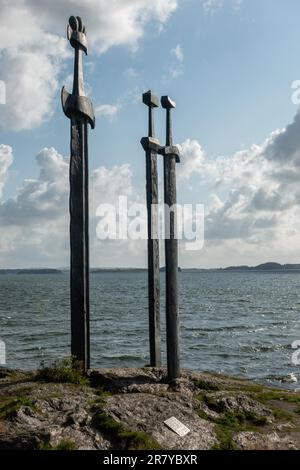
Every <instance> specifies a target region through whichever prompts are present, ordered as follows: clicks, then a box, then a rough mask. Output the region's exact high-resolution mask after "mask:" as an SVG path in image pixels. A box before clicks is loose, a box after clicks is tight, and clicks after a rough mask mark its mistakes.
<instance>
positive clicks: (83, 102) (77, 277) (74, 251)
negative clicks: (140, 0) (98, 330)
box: [61, 16, 95, 370]
mask: <svg viewBox="0 0 300 470" xmlns="http://www.w3.org/2000/svg"><path fill="white" fill-rule="evenodd" d="M67 37H68V39H69V41H70V44H71V46H72V47H73V48H74V50H75V60H74V78H73V91H72V94H70V93H68V92H67V91H66V89H65V88H63V89H62V93H61V100H62V107H63V111H64V113H65V115H66V116H67V117H68V118H69V119H70V121H71V145H70V249H71V272H70V284H71V354H72V356H74V357H75V358H76V359H77V360H78V361H80V363H81V364H82V367H83V369H84V370H87V369H88V368H89V367H90V313H89V190H88V186H89V170H88V124H90V126H91V127H92V129H93V128H94V127H95V116H94V111H93V105H92V103H91V101H90V100H89V98H87V97H86V96H85V91H84V79H83V53H85V54H87V40H86V34H85V26H84V25H83V24H82V20H81V18H80V17H78V16H77V17H75V16H71V17H70V19H69V26H68V32H67Z"/></svg>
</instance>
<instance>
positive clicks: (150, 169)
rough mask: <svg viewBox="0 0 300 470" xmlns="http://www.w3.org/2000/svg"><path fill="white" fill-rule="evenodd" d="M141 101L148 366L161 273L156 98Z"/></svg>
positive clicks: (155, 353) (155, 354)
mask: <svg viewBox="0 0 300 470" xmlns="http://www.w3.org/2000/svg"><path fill="white" fill-rule="evenodd" d="M143 103H144V104H146V106H148V108H149V122H148V124H149V125H148V138H147V137H144V138H143V139H142V140H141V144H142V146H143V148H144V150H145V153H146V196H147V213H148V309H149V340H150V365H151V366H152V367H159V366H160V365H161V352H160V272H159V240H158V237H157V231H158V213H157V212H156V211H153V210H152V209H153V208H154V207H155V206H154V205H156V207H157V205H158V182H157V152H158V150H159V148H160V145H159V142H158V140H157V139H155V137H154V121H153V108H155V107H157V106H158V99H157V98H156V96H155V95H153V93H152V92H151V91H148V92H147V93H144V94H143Z"/></svg>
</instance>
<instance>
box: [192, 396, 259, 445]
mask: <svg viewBox="0 0 300 470" xmlns="http://www.w3.org/2000/svg"><path fill="white" fill-rule="evenodd" d="M197 399H198V400H199V401H201V402H203V403H205V404H206V406H207V407H208V408H209V409H210V410H212V411H215V412H216V413H219V414H220V416H216V417H213V416H210V415H209V414H207V413H206V412H205V411H204V410H203V409H200V410H197V412H198V415H199V416H200V418H203V419H206V420H208V421H210V422H212V423H214V424H215V432H216V436H217V439H218V443H217V444H215V445H214V446H213V448H212V449H213V450H235V449H236V448H237V447H236V445H235V444H234V441H233V435H234V433H238V432H241V431H254V432H258V431H259V428H260V427H263V426H265V425H266V424H267V418H266V417H265V416H258V415H256V414H255V413H253V412H250V411H244V412H242V411H228V410H226V408H225V405H224V404H223V403H219V402H217V401H216V400H215V399H214V397H211V396H209V395H205V394H204V393H200V394H199V395H197Z"/></svg>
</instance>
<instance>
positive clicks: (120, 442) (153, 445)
mask: <svg viewBox="0 0 300 470" xmlns="http://www.w3.org/2000/svg"><path fill="white" fill-rule="evenodd" d="M92 423H93V426H94V427H95V428H96V429H98V430H99V431H101V432H102V433H103V434H104V435H106V436H107V437H108V438H110V439H111V440H113V441H115V445H116V448H117V449H122V450H159V449H161V447H160V445H159V444H158V443H157V442H156V441H155V440H154V439H153V438H152V437H151V436H149V435H148V434H147V433H145V432H141V431H132V430H131V429H128V428H127V427H126V426H124V425H123V424H122V423H119V422H117V421H115V420H114V419H113V418H112V417H111V416H109V415H107V414H106V413H105V412H104V411H103V410H102V409H99V410H97V411H96V412H95V413H94V416H93V421H92Z"/></svg>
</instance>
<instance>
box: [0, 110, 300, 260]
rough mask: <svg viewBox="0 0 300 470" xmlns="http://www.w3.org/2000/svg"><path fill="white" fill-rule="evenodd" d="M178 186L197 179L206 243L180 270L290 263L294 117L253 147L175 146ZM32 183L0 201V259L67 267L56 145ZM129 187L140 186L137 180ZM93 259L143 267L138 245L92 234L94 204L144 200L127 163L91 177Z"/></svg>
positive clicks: (186, 256) (298, 201)
mask: <svg viewBox="0 0 300 470" xmlns="http://www.w3.org/2000/svg"><path fill="white" fill-rule="evenodd" d="M180 147H181V153H182V158H181V163H180V164H179V165H178V166H177V171H178V180H179V188H178V189H179V190H178V193H179V195H180V194H183V190H184V188H187V186H189V185H190V184H193V183H195V186H197V188H198V189H199V190H200V191H199V192H197V194H198V195H199V194H203V195H204V197H205V200H200V201H194V203H203V202H205V206H206V220H205V222H206V227H205V231H206V234H205V240H206V241H205V248H204V250H202V251H201V252H199V253H197V252H196V253H195V252H193V253H188V252H186V251H183V250H182V247H181V253H180V263H181V264H182V265H183V266H205V265H206V266H211V265H213V266H218V265H228V264H240V263H242V264H256V263H257V264H258V263H259V262H262V261H267V260H275V261H276V260H277V261H282V262H297V261H299V260H298V259H297V253H298V251H299V240H300V237H299V232H300V189H299V168H300V115H299V114H297V115H296V116H295V119H294V121H293V123H291V124H290V125H288V126H287V127H286V128H285V129H282V130H277V131H275V132H273V133H272V134H271V135H270V136H269V137H268V138H267V139H266V140H265V142H263V143H262V144H261V145H252V146H251V147H250V148H249V149H247V150H243V151H239V152H237V153H235V154H234V155H232V156H230V157H218V158H216V159H212V158H209V157H208V156H207V154H206V153H205V151H204V150H203V148H202V146H201V145H200V143H199V142H198V141H197V140H191V139H189V140H187V141H185V142H184V143H182V144H181V146H180ZM36 160H37V164H38V166H39V169H40V172H39V177H38V178H37V179H31V180H25V181H24V182H23V185H22V186H21V188H19V189H18V190H17V193H16V195H15V197H14V198H11V199H8V200H2V202H1V203H0V225H1V238H0V265H2V266H13V265H14V266H16V265H18V266H40V265H44V266H45V265H49V266H61V265H67V264H68V243H69V235H68V223H69V221H68V197H69V183H68V171H69V170H68V160H67V159H66V158H63V157H62V156H61V155H60V154H59V153H58V152H57V151H56V150H55V149H53V148H50V149H43V150H42V151H41V152H40V153H39V154H38V155H37V157H36ZM11 163H12V150H11V148H10V147H8V146H1V147H0V192H1V191H2V188H3V185H4V182H5V178H6V176H7V170H8V168H9V166H10V165H11ZM137 187H140V185H139V182H138V184H137ZM90 195H91V197H90V201H91V207H90V209H91V212H90V214H91V254H92V256H91V260H92V261H91V264H92V265H93V266H96V265H99V266H104V265H107V266H112V265H114V266H118V265H119V266H126V265H127V266H133V265H136V266H143V265H144V266H145V263H146V251H145V250H146V244H145V243H143V242H134V241H124V242H118V241H105V242H100V241H99V240H97V239H96V236H95V234H96V223H97V218H96V217H95V214H96V210H97V206H98V205H99V204H100V203H106V202H109V203H112V204H116V203H117V200H118V196H119V195H127V196H128V197H129V199H130V200H131V201H138V200H143V199H144V193H142V194H140V193H139V192H138V191H137V189H136V188H135V185H134V180H133V174H132V170H131V167H130V165H128V164H127V165H121V166H114V167H112V168H106V167H100V168H98V169H96V170H94V171H93V172H91V175H90Z"/></svg>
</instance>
